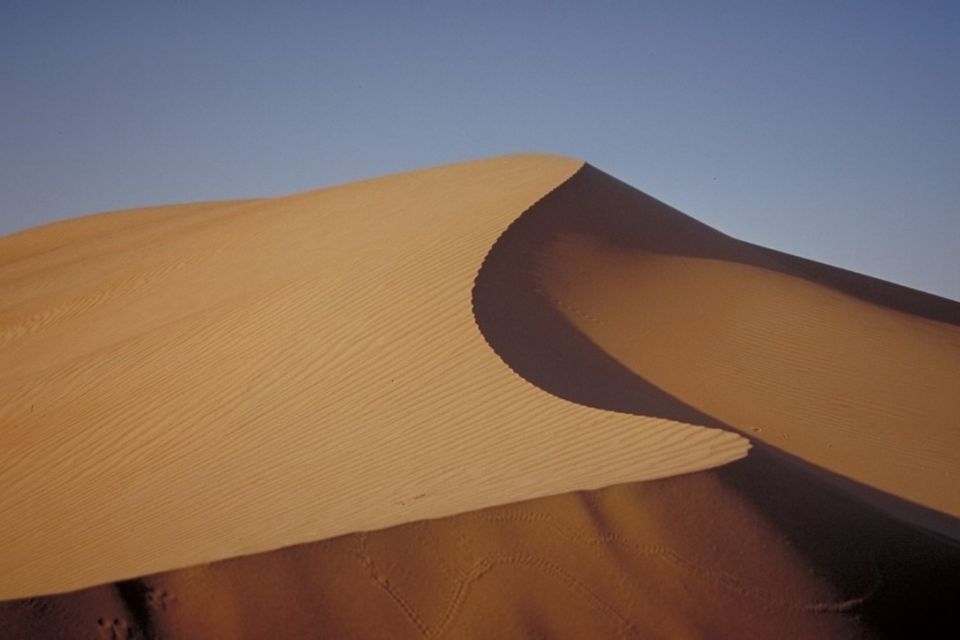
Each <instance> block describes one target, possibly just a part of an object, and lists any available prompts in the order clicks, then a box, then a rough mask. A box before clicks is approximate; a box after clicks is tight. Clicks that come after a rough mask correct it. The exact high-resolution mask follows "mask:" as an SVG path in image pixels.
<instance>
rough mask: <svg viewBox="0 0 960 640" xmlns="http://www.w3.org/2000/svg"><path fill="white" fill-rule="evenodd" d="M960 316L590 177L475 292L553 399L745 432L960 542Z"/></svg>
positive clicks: (525, 230) (500, 349)
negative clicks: (959, 486) (959, 475)
mask: <svg viewBox="0 0 960 640" xmlns="http://www.w3.org/2000/svg"><path fill="white" fill-rule="evenodd" d="M498 300H509V304H498V303H497V301H498ZM958 309H960V305H958V304H956V303H954V302H951V301H949V300H945V299H942V298H938V297H936V296H928V295H926V294H922V293H920V292H916V291H912V290H909V289H906V288H903V287H898V286H896V285H893V284H890V283H885V282H882V281H878V280H875V279H872V278H868V277H866V276H861V275H858V274H853V273H850V272H846V271H842V270H840V269H835V268H831V267H827V266H825V265H818V264H816V263H812V262H810V261H806V260H803V259H800V258H794V257H792V256H787V255H784V254H779V253H777V252H773V251H770V250H767V249H762V248H760V247H756V246H753V245H749V244H746V243H743V242H740V241H737V240H734V239H732V238H730V237H728V236H725V235H723V234H721V233H719V232H717V231H715V230H713V229H711V228H709V227H707V226H706V225H703V224H701V223H699V222H697V221H695V220H693V219H692V218H689V217H687V216H685V215H684V214H682V213H680V212H678V211H676V210H673V209H671V208H670V207H668V206H666V205H664V204H662V203H660V202H658V201H656V200H654V199H652V198H650V197H649V196H646V195H645V194H642V193H640V192H638V191H636V190H635V189H633V188H631V187H629V186H628V185H625V184H623V183H621V182H619V181H617V180H615V179H614V178H611V177H610V176H607V175H606V174H603V173H602V172H600V171H598V170H596V169H594V168H592V167H590V166H589V165H587V166H585V167H584V168H583V169H581V170H580V171H579V172H578V173H577V174H576V175H575V176H573V177H572V178H571V179H570V180H568V181H567V182H565V183H564V184H563V185H562V186H561V187H559V188H558V189H556V190H555V191H553V192H552V193H551V194H550V195H548V196H547V197H546V198H544V199H543V200H541V201H540V202H538V203H537V204H536V205H535V206H534V207H532V208H531V209H529V210H528V211H527V212H525V213H524V215H523V216H522V217H521V218H520V219H518V220H517V221H516V222H514V224H512V225H511V226H510V228H509V229H508V230H507V231H506V232H505V233H504V234H503V235H502V236H501V237H500V238H499V240H498V242H497V244H496V246H495V247H494V248H493V249H492V250H491V252H490V254H489V255H488V257H487V260H486V261H485V263H484V266H483V269H482V270H481V272H480V274H479V276H478V278H477V282H476V285H475V288H474V314H475V316H476V318H477V322H478V325H479V326H480V329H481V331H482V332H483V334H484V336H485V337H486V338H487V340H488V342H489V343H490V345H491V346H492V347H493V348H494V350H495V351H497V353H498V354H499V355H500V356H501V357H502V358H503V359H504V361H505V362H506V363H507V364H508V365H509V366H510V367H511V368H512V369H514V370H515V371H516V372H517V373H519V374H520V375H521V376H523V377H525V378H526V379H527V380H530V381H531V382H532V383H534V384H536V385H538V386H540V387H542V388H544V389H546V390H548V391H550V392H551V393H554V394H556V395H559V396H561V397H565V398H568V399H570V400H573V401H574V402H578V403H581V404H586V405H590V406H595V407H600V408H607V409H614V410H617V411H623V412H629V413H638V414H644V415H655V416H659V417H664V418H669V419H674V420H682V421H685V422H691V423H694V424H702V425H709V426H716V427H727V428H734V429H737V430H739V431H741V432H742V433H744V434H746V435H749V436H751V437H753V438H756V439H757V440H760V441H762V442H765V443H767V444H769V445H771V446H773V447H775V448H777V449H779V450H780V451H782V452H785V453H787V454H790V455H792V456H796V457H799V458H801V459H803V460H804V461H806V462H809V463H813V464H814V465H817V466H818V467H821V468H822V469H825V470H827V471H829V472H831V473H832V474H835V475H834V478H835V479H837V480H840V479H843V480H840V481H841V485H842V486H844V487H846V488H847V489H848V490H851V491H854V492H856V493H857V494H858V495H860V496H861V497H867V498H868V499H870V500H872V501H874V502H875V503H877V504H878V505H880V506H882V507H884V508H887V509H889V510H890V511H891V512H892V513H895V514H898V515H901V516H904V517H908V518H910V519H912V520H916V521H919V522H920V523H922V524H924V525H925V526H928V527H930V528H932V529H934V530H936V531H939V532H940V533H943V534H945V535H948V536H951V537H957V536H960V527H958V525H957V520H956V517H955V516H956V515H957V514H960V494H958V492H957V491H955V485H956V482H955V477H954V473H955V470H956V469H957V468H958V467H960V459H958V457H960V429H958V428H957V423H956V401H957V400H956V399H957V398H958V397H960V327H958V325H960V311H958ZM557 345H563V347H562V348H558V346H557ZM849 480H852V481H853V482H848V481H849Z"/></svg>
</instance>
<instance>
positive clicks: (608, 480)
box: [0, 156, 748, 598]
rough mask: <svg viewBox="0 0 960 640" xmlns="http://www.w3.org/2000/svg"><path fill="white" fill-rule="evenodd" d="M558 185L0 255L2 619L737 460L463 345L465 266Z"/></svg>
mask: <svg viewBox="0 0 960 640" xmlns="http://www.w3.org/2000/svg"><path fill="white" fill-rule="evenodd" d="M579 166H580V163H578V162H575V161H571V160H569V159H566V158H558V157H540V156H533V157H520V158H508V159H500V160H491V161H487V162H480V163H473V164H467V165H457V166H452V167H446V168H439V169H435V170H431V171H421V172H417V173H413V174H406V175H403V176H395V177H389V178H384V179H381V180H375V181H370V182H364V183H359V184H355V185H349V186H345V187H339V188H334V189H327V190H322V191H318V192H313V193H308V194H301V195H296V196H291V197H286V198H278V199H274V200H269V201H255V202H240V203H231V204H219V205H201V206H199V207H191V206H186V207H173V208H169V209H167V210H166V211H149V212H147V215H145V216H144V219H143V220H142V222H140V223H134V222H133V221H132V219H133V218H135V217H136V216H135V214H130V213H123V214H119V216H117V217H118V221H117V224H116V225H115V226H111V225H110V224H109V218H111V216H112V215H113V214H107V215H105V216H101V217H94V218H91V219H90V222H91V225H95V226H96V229H95V232H94V231H88V230H87V229H86V225H82V224H80V223H79V222H74V223H67V224H66V225H65V226H64V228H63V229H62V230H61V232H58V229H57V225H53V226H52V227H43V228H41V229H39V230H37V232H29V231H28V232H26V233H23V234H20V235H15V236H12V237H9V238H7V239H5V244H9V245H12V246H13V247H14V250H13V251H11V254H12V255H17V256H18V259H17V260H15V261H13V262H10V263H8V264H6V265H4V267H3V270H2V272H0V283H2V285H0V286H2V287H3V289H2V290H3V300H4V302H5V308H4V309H3V311H2V316H0V322H2V329H0V331H2V333H0V335H2V340H0V342H2V345H3V346H2V349H3V350H2V352H0V353H2V358H3V366H2V367H0V372H2V373H0V407H2V409H0V416H2V420H3V433H4V438H5V443H4V444H5V446H4V447H3V449H2V450H0V451H2V452H0V485H2V486H5V487H8V488H10V490H9V491H7V492H5V493H4V494H3V496H2V497H0V513H2V514H3V518H4V523H3V525H4V526H3V529H2V531H3V533H2V536H0V575H2V576H3V579H2V580H0V598H16V597H25V596H32V595H36V594H43V593H53V592H58V591H67V590H71V589H77V588H81V587H85V586H89V585H94V584H100V583H103V582H110V581H114V580H120V579H124V578H131V577H135V576H139V575H143V574H146V573H154V572H157V571H165V570H170V569H175V568H180V567H186V566H191V565H196V564H201V563H205V562H212V561H215V560H220V559H224V558H230V557H234V556H238V555H245V554H250V553H256V552H261V551H266V550H269V549H276V548H279V547H284V546H288V545H291V544H297V543H302V542H312V541H315V540H320V539H324V538H329V537H333V536H337V535H341V534H346V533H351V532H354V531H362V530H370V529H378V528H383V527H388V526H393V525H396V524H400V523H403V522H410V521H414V520H421V519H424V518H435V517H441V516H446V515H450V514H454V513H460V512H464V511H471V510H474V509H478V508H483V507H487V506H492V505H497V504H505V503H510V502H516V501H518V500H524V499H529V498H534V497H539V496H546V495H554V494H559V493H564V492H567V491H572V490H577V489H590V488H597V487H602V486H608V485H612V484H617V483H621V482H627V481H636V480H645V479H651V478H658V477H665V476H670V475H674V474H676V473H684V472H689V471H695V470H700V469H705V468H709V467H712V466H716V465H719V464H722V463H725V462H730V461H732V460H735V459H737V458H739V457H741V456H743V455H745V453H746V450H747V448H748V443H747V441H746V440H745V439H743V438H741V437H739V436H737V435H735V434H733V433H732V432H727V431H722V430H717V429H709V428H702V427H694V426H688V425H684V424H680V423H677V422H675V421H671V420H664V419H661V418H658V417H641V416H635V415H628V414H622V413H614V412H610V411H598V410H596V409H591V408H587V407H583V406H581V405H577V404H574V403H571V402H568V401H565V400H563V399H559V398H557V397H555V396H553V395H551V394H549V393H547V392H545V391H544V390H542V389H539V388H537V387H535V386H533V385H530V384H528V383H527V382H525V381H524V380H522V379H521V378H519V377H518V376H517V375H516V374H514V373H513V372H512V371H511V370H510V369H509V368H508V367H507V366H506V365H505V364H504V362H503V361H502V360H501V359H500V358H499V357H498V356H497V354H496V353H495V352H494V351H493V350H492V349H490V347H489V346H488V345H487V344H486V342H485V341H484V339H483V336H482V335H481V333H480V332H479V331H478V329H477V325H476V322H475V320H474V316H473V312H472V300H471V288H472V285H473V281H474V279H475V277H476V274H477V270H478V268H479V267H480V265H481V264H482V262H483V259H484V256H485V254H486V253H487V251H489V249H490V247H491V246H492V245H493V244H494V243H495V241H496V239H497V237H498V236H499V235H500V234H501V233H502V232H503V230H504V229H505V228H506V227H507V226H508V225H509V223H510V222H511V221H512V220H514V219H515V218H517V217H518V216H519V215H520V214H521V213H522V212H523V211H524V210H525V209H526V208H528V207H529V206H530V205H531V204H533V203H534V202H535V201H536V200H537V199H539V198H540V197H542V196H543V195H544V194H545V193H547V192H548V191H549V190H550V189H552V188H554V187H555V186H556V185H557V184H559V183H561V182H563V181H564V180H565V179H566V178H568V177H569V176H570V175H571V174H572V173H573V172H575V171H576V170H577V169H578V168H579ZM104 218H106V220H105V219H104ZM74 238H76V239H74ZM24 245H26V246H27V247H29V248H30V249H32V252H27V251H26V250H24V249H22V248H21V247H23V246H24ZM18 249H19V250H18ZM0 253H2V254H4V255H5V254H7V251H6V250H4V249H3V248H2V247H0ZM558 346H559V345H558ZM130 532H144V535H134V536H131V535H130ZM146 532H149V534H146ZM185 540H190V541H191V542H190V544H184V541H185Z"/></svg>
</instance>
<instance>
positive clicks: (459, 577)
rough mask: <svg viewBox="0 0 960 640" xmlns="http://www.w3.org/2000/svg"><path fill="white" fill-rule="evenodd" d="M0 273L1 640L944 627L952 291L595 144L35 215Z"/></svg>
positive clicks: (846, 631)
mask: <svg viewBox="0 0 960 640" xmlns="http://www.w3.org/2000/svg"><path fill="white" fill-rule="evenodd" d="M0 291H2V298H0V299H2V301H3V308H2V309H0V327H2V333H0V335H2V340H3V342H2V347H0V363H2V365H3V366H2V367H0V416H2V418H0V419H2V423H0V429H2V431H0V434H2V437H3V439H4V440H3V445H4V446H3V447H0V481H2V483H3V484H2V486H3V487H4V488H5V489H6V491H5V493H4V494H3V495H0V519H2V520H0V524H2V527H0V599H4V598H7V599H9V598H20V599H18V600H10V601H9V602H7V603H0V638H7V637H9V638H20V637H45V638H46V637H51V638H52V637H66V638H73V637H78V638H80V637H98V635H99V637H103V638H141V637H142V638H148V637H149V638H219V637H231V638H261V637H277V636H278V635H280V636H285V637H346V638H350V637H395V638H489V637H498V638H501V637H504V638H536V637H539V638H596V637H611V638H651V637H653V638H684V637H709V638H744V637H751V638H766V637H777V638H854V637H857V638H859V637H903V635H904V634H908V633H909V634H911V635H920V636H922V635H924V633H926V632H929V631H930V630H932V629H934V628H936V625H937V624H943V623H951V622H950V620H951V619H950V616H951V612H952V610H953V606H954V605H955V595H954V594H955V593H957V592H958V591H960V547H958V545H957V544H956V542H955V540H957V539H960V534H958V524H957V523H958V520H957V516H958V515H960V514H958V509H960V503H958V502H957V494H956V492H955V491H954V490H953V484H952V483H951V482H950V479H951V478H953V477H955V476H956V473H957V470H958V468H960V465H958V462H960V460H958V457H960V442H958V429H957V423H956V420H955V413H956V398H957V397H960V358H958V356H960V329H958V325H960V304H957V303H955V302H952V301H948V300H944V299H942V298H937V297H935V296H930V295H928V294H924V293H921V292H917V291H913V290H909V289H905V288H903V287H898V286H896V285H892V284H890V283H885V282H882V281H879V280H875V279H872V278H868V277H866V276H861V275H859V274H853V273H850V272H846V271H842V270H839V269H835V268H833V267H828V266H826V265H819V264H817V263H812V262H810V261H806V260H803V259H800V258H796V257H793V256H787V255H784V254H780V253H777V252H774V251H771V250H768V249H763V248H761V247H756V246H753V245H749V244H746V243H742V242H739V241H736V240H734V239H732V238H729V237H727V236H724V235H723V234H721V233H719V232H717V231H715V230H713V229H710V228H709V227H706V226H704V225H702V224H700V223H698V222H696V221H695V220H693V219H692V218H689V217H687V216H685V215H683V214H681V213H680V212H677V211H675V210H673V209H671V208H669V207H667V206H666V205H663V204H662V203H659V202H657V201H656V200H653V199H652V198H649V197H648V196H645V195H644V194H642V193H640V192H638V191H636V190H634V189H632V188H630V187H629V186H627V185H624V184H623V183H620V182H619V181H617V180H615V179H613V178H611V177H610V176H607V175H605V174H603V173H602V172H600V171H598V170H596V169H594V168H592V167H590V166H589V165H583V164H582V163H580V162H578V161H574V160H569V159H564V158H558V157H554V156H515V157H507V158H499V159H493V160H487V161H480V162H475V163H467V164H462V165H454V166H449V167H441V168H438V169H431V170H424V171H419V172H414V173H410V174H402V175H398V176H391V177H388V178H382V179H378V180H372V181H367V182H363V183H357V184H353V185H346V186H343V187H337V188H334V189H328V190H323V191H318V192H312V193H307V194H301V195H296V196H290V197H287V198H278V199H273V200H257V201H246V202H236V203H209V204H203V205H183V206H177V207H161V208H156V209H151V210H144V211H143V212H142V215H141V214H140V213H138V212H124V213H117V214H104V215H101V216H94V217H91V218H84V219H79V220H75V221H71V222H68V223H60V224H56V225H50V226H47V227H41V228H39V229H36V230H32V231H28V232H24V233H22V234H16V235H14V236H9V237H7V238H0ZM736 431H739V432H741V433H742V434H744V436H746V437H748V438H750V439H751V440H753V441H754V442H755V443H756V444H755V446H754V448H753V449H752V450H751V451H750V453H749V455H747V456H746V458H743V456H744V454H745V453H746V448H747V441H746V439H745V438H744V437H741V436H737V435H736V433H735V432H736ZM738 458H740V459H739V460H738ZM734 460H736V461H735V462H732V464H726V465H725V466H719V465H724V463H729V462H731V461H734ZM718 466H719V468H713V469H710V470H702V469H709V468H711V467H718ZM698 470H702V471H699V472H697V473H691V472H693V471H698ZM667 476H672V477H667ZM657 478H660V479H657ZM639 480H644V482H639V483H638V482H636V481H639ZM624 483H625V484H624ZM611 485H616V486H611ZM601 487H606V488H601ZM584 489H590V491H578V490H584ZM574 491H576V492H574ZM572 492H574V493H572ZM404 523H405V524H404ZM397 525H399V526H397ZM931 531H932V532H934V533H930V532H931ZM941 536H946V538H944V537H941ZM297 543H307V544H297ZM290 545H296V546H290ZM278 547H284V548H282V549H279V550H276V551H270V552H268V553H257V552H261V551H266V550H269V549H277V548H278ZM249 554H256V555H249ZM226 558H232V559H226ZM220 559H225V560H222V561H220V562H213V563H212V564H207V563H211V562H212V561H214V560H220ZM190 565H197V566H193V567H191V568H186V569H179V570H175V571H170V569H176V568H178V567H187V566H190ZM155 572H163V573H155ZM151 573H155V575H145V574H151ZM124 578H131V579H129V580H121V579H124ZM117 580H120V581H118V582H114V583H112V584H104V585H102V586H95V587H91V588H86V589H83V590H80V591H75V592H73V593H68V594H64V595H59V596H56V595H54V596H47V597H39V598H34V597H27V596H34V595H38V594H49V593H53V592H58V591H64V590H69V589H77V588H80V587H89V586H90V585H95V584H98V583H103V582H111V581H117ZM951 624H955V623H951Z"/></svg>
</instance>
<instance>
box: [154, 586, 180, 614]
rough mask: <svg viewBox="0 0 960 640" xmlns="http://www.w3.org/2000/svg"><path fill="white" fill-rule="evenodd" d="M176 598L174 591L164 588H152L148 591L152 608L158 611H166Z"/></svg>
mask: <svg viewBox="0 0 960 640" xmlns="http://www.w3.org/2000/svg"><path fill="white" fill-rule="evenodd" d="M176 599H177V598H176V597H175V596H174V595H173V594H172V593H170V592H169V591H164V590H162V589H159V590H157V589H152V590H150V591H149V592H148V593H147V602H149V603H150V608H152V609H154V610H156V611H166V610H167V609H168V608H170V605H172V604H173V603H174V602H175V601H176Z"/></svg>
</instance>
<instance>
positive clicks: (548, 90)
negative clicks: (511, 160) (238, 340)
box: [0, 0, 960, 299]
mask: <svg viewBox="0 0 960 640" xmlns="http://www.w3.org/2000/svg"><path fill="white" fill-rule="evenodd" d="M0 96H2V99H0V234H2V233H9V232H12V231H15V230H17V229H21V228H24V227H28V226H32V225H35V224H40V223H43V222H48V221H51V220H55V219H59V218H64V217H71V216H75V215H80V214H85V213H93V212H97V211H104V210H110V209H118V208H128V207H136V206H144V205H150V204H159V203H167V202H185V201H194V200H211V199H223V198H241V197H252V196H269V195H279V194H283V193H289V192H295V191H301V190H305V189H313V188H317V187H322V186H328V185H332V184H337V183H341V182H346V181H350V180H355V179H360V178H366V177H372V176H376V175H380V174H384V173H391V172H396V171H402V170H406V169H413V168H417V167H421V166H428V165H436V164H443V163H447V162H456V161H460V160H466V159H470V158H477V157H483V156H489V155H498V154H503V153H513V152H520V151H549V152H556V153H563V154H568V155H572V156H576V157H579V158H583V159H585V160H587V161H589V162H591V163H592V164H594V165H596V166H598V167H599V168H601V169H603V170H605V171H607V172H608V173H611V174H613V175H615V176H617V177H618V178H620V179H622V180H625V181H626V182H629V183H631V184H633V185H634V186H636V187H638V188H640V189H642V190H644V191H646V192H648V193H650V194H651V195H653V196H655V197H657V198H659V199H661V200H663V201H665V202H667V203H669V204H671V205H673V206H675V207H677V208H679V209H681V210H683V211H685V212H686V213H689V214H690V215H692V216H694V217H696V218H698V219H700V220H702V221H704V222H706V223H708V224H710V225H712V226H714V227H717V228H719V229H720V230H722V231H724V232H727V233H729V234H731V235H734V236H737V237H739V238H742V239H745V240H750V241H752V242H757V243H759V244H763V245H767V246H770V247H773V248H776V249H780V250H783V251H787V252H790V253H795V254H799V255H803V256H806V257H810V258H813V259H816V260H820V261H824V262H828V263H831V264H836V265H838V266H843V267H846V268H850V269H854V270H856V271H861V272H865V273H869V274H871V275H876V276H878V277H882V278H885V279H889V280H893V281H895V282H899V283H902V284H906V285H909V286H913V287H916V288H920V289H923V290H926V291H930V292H934V293H938V294H940V295H945V296H947V297H951V298H953V299H960V251H958V249H957V246H958V241H960V3H957V2H923V1H917V2H900V3H893V2H882V1H880V0H874V1H870V2H822V3H821V2H802V3H801V2H789V3H786V2H785V3H779V2H755V3H740V2H681V1H678V2H639V1H633V2H629V1H624V2H617V1H608V2H602V1H599V0H593V1H591V2H553V3H547V2H521V1H514V2H502V3H501V2H470V3H462V2H456V1H454V0H448V1H447V2H418V3H402V2H382V3H379V2H362V1H359V0H358V1H356V2H331V1H325V2H315V1H302V2H295V1H283V0H274V1H269V2H268V1H262V2H254V1H247V0H235V1H233V2H204V1H203V0H194V1H192V2H143V1H140V0H125V1H124V2H120V1H112V0H102V1H99V2H77V1H75V0H71V1H59V2H53V1H45V0H2V2H0Z"/></svg>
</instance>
